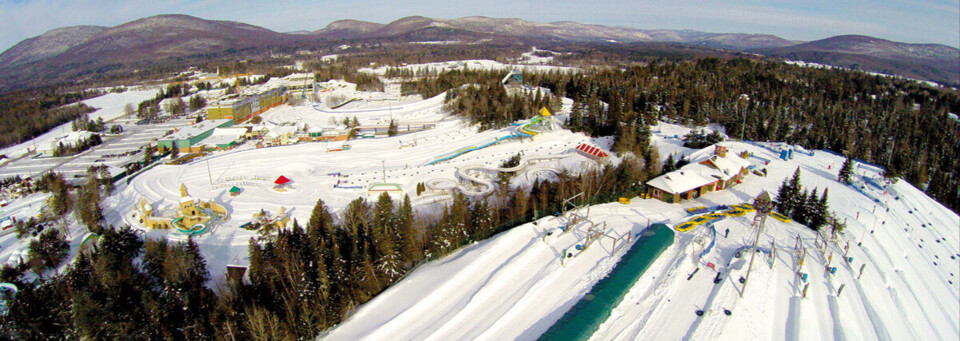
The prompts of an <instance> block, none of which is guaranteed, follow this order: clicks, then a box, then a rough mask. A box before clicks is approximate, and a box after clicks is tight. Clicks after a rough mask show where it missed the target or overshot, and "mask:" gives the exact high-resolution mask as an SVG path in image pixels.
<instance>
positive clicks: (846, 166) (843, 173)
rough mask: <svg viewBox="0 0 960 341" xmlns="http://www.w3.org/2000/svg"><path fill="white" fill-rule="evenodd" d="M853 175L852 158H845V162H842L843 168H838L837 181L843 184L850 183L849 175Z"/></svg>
mask: <svg viewBox="0 0 960 341" xmlns="http://www.w3.org/2000/svg"><path fill="white" fill-rule="evenodd" d="M851 173H853V158H852V157H850V156H847V160H846V161H843V166H842V167H840V175H839V176H838V178H837V180H838V181H840V182H841V183H844V184H849V183H850V174H851Z"/></svg>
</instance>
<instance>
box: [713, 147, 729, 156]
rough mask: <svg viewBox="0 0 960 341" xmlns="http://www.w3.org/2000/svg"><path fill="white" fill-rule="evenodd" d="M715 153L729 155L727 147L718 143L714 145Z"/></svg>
mask: <svg viewBox="0 0 960 341" xmlns="http://www.w3.org/2000/svg"><path fill="white" fill-rule="evenodd" d="M713 153H714V154H717V156H719V157H727V147H726V146H721V145H719V144H718V145H716V147H714V149H713Z"/></svg>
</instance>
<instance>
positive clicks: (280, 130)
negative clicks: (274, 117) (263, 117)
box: [267, 125, 298, 138]
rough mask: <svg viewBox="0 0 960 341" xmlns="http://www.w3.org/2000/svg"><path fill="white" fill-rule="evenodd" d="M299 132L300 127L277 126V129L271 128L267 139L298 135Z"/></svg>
mask: <svg viewBox="0 0 960 341" xmlns="http://www.w3.org/2000/svg"><path fill="white" fill-rule="evenodd" d="M297 130H298V127H297V126H294V125H289V126H275V127H272V128H270V131H269V132H267V137H271V138H277V137H281V136H284V135H289V134H296V133H297Z"/></svg>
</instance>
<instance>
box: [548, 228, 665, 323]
mask: <svg viewBox="0 0 960 341" xmlns="http://www.w3.org/2000/svg"><path fill="white" fill-rule="evenodd" d="M673 239H674V232H673V230H672V229H671V228H670V227H668V226H667V225H664V224H654V225H653V226H651V227H650V228H648V229H646V230H644V231H643V232H642V233H641V236H640V238H638V239H637V241H636V242H635V243H634V244H633V246H631V247H630V250H629V251H627V253H626V254H625V255H623V258H621V260H620V262H618V263H617V265H616V267H614V268H613V270H612V271H610V274H608V275H607V276H606V277H604V278H603V279H601V280H600V281H599V282H597V284H596V285H594V286H593V288H592V289H590V292H589V293H587V294H586V295H584V296H583V298H581V299H580V301H578V302H577V304H575V305H574V306H573V307H572V308H570V310H569V311H567V312H566V313H565V314H563V317H561V318H560V320H558V321H557V322H556V323H554V324H553V326H551V327H550V329H548V330H547V331H546V332H545V333H543V335H541V336H540V338H539V340H587V339H589V338H590V336H592V335H593V333H595V332H596V331H597V329H599V328H600V325H601V324H602V323H603V322H604V321H606V320H607V318H608V317H610V312H611V311H612V310H613V309H614V308H616V307H617V306H618V305H619V304H620V301H622V300H623V297H624V296H626V294H627V292H628V291H630V288H632V287H633V285H634V283H636V282H637V280H638V279H640V276H641V275H643V273H644V272H645V271H646V270H647V268H649V267H650V264H653V262H654V261H655V260H656V259H657V258H658V257H660V254H661V253H663V251H665V250H666V249H667V248H668V247H670V245H673Z"/></svg>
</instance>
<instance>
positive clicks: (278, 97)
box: [207, 87, 286, 124]
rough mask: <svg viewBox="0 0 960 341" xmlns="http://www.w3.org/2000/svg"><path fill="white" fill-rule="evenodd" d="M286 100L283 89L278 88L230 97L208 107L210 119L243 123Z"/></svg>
mask: <svg viewBox="0 0 960 341" xmlns="http://www.w3.org/2000/svg"><path fill="white" fill-rule="evenodd" d="M285 100H286V97H285V96H284V93H283V89H282V88H279V87H276V88H271V89H268V90H265V91H262V92H257V93H255V94H252V95H239V94H234V95H229V96H227V97H224V98H221V99H220V100H218V101H217V102H216V103H212V104H210V105H208V106H207V118H208V119H230V120H233V121H234V122H236V123H238V124H239V123H243V122H245V121H247V120H249V119H251V118H253V117H255V116H257V115H260V114H261V113H263V112H264V111H267V110H268V109H270V108H273V107H275V106H278V105H280V104H281V103H283V102H284V101H285Z"/></svg>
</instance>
